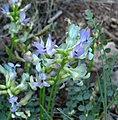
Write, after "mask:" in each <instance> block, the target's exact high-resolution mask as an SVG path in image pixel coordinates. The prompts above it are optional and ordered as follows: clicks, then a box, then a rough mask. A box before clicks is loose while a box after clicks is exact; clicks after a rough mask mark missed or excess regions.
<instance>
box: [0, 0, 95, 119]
mask: <svg viewBox="0 0 118 120" xmlns="http://www.w3.org/2000/svg"><path fill="white" fill-rule="evenodd" d="M21 2H22V1H21V0H8V3H7V4H5V5H4V7H3V8H2V12H3V14H5V15H6V16H7V17H9V18H10V20H11V23H10V26H9V33H10V35H11V46H10V49H8V47H7V46H6V48H7V49H8V51H7V53H8V55H9V57H8V61H9V62H8V64H5V65H0V72H1V73H2V74H3V75H4V77H5V82H4V81H3V84H1V85H0V89H1V90H0V95H6V96H7V100H8V102H9V103H10V104H11V109H10V111H11V114H10V115H11V117H12V118H17V117H22V118H25V119H28V117H29V118H30V111H29V112H27V114H26V111H25V110H23V109H22V106H25V105H26V104H27V103H28V101H29V99H31V96H32V95H33V93H38V94H39V107H40V114H39V118H40V120H45V119H46V120H50V119H53V108H54V105H53V104H54V101H55V96H56V93H57V91H58V90H59V88H60V87H61V85H62V84H63V85H64V84H66V83H67V82H68V81H70V80H72V81H76V80H77V81H79V83H78V86H83V84H84V83H83V80H84V79H88V78H89V77H90V73H88V72H87V67H86V63H85V59H89V60H92V59H93V56H94V55H93V54H92V49H91V45H92V42H93V38H92V37H91V36H90V34H91V33H90V28H88V27H86V28H81V27H80V26H79V25H78V24H74V23H72V22H71V23H70V22H69V25H68V31H67V33H66V36H67V37H66V41H65V42H64V43H62V44H61V45H56V40H52V37H51V35H50V34H49V35H48V38H47V41H46V42H44V39H43V37H42V36H41V37H39V38H38V42H37V41H35V42H33V43H32V48H33V49H36V50H32V49H31V47H27V44H26V41H27V40H28V39H30V38H31V37H32V38H36V37H37V36H35V35H32V34H29V32H30V31H29V32H27V27H28V28H29V29H31V23H30V18H26V13H25V12H26V11H27V10H28V9H29V8H30V6H31V4H28V5H26V6H25V7H24V8H23V9H20V6H21ZM9 8H11V9H9ZM25 30H26V31H25ZM20 31H22V32H21V34H24V35H22V36H20V37H19V32H20ZM24 37H25V38H24ZM17 43H19V44H20V45H23V46H24V49H23V50H19V52H20V53H21V54H22V58H21V59H20V60H21V61H20V60H19V61H20V62H24V63H28V64H30V66H31V67H29V68H30V69H29V73H27V71H25V70H24V71H23V73H22V75H21V74H20V76H21V78H18V76H17V69H16V67H21V65H20V64H13V63H12V62H10V61H12V58H13V56H14V55H13V51H14V46H15V45H18V44H17ZM21 43H22V44H21ZM29 44H30V43H29ZM30 46H31V45H30ZM16 62H17V61H16ZM73 63H74V64H73ZM25 67H26V68H27V65H26V66H25ZM30 70H31V71H30ZM32 71H33V72H32ZM72 81H71V82H72ZM49 88H51V91H50V92H48V94H47V89H49ZM23 93H24V94H25V96H24V98H21V97H20V96H19V94H23ZM47 96H48V101H46V97H47ZM7 119H8V120H9V119H10V116H9V115H8V118H7Z"/></svg>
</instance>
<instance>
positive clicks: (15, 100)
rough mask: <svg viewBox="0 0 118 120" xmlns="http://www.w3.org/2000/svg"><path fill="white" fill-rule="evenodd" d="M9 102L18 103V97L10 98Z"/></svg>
mask: <svg viewBox="0 0 118 120" xmlns="http://www.w3.org/2000/svg"><path fill="white" fill-rule="evenodd" d="M8 100H9V102H10V103H13V102H17V100H18V97H16V96H12V97H10V98H8Z"/></svg>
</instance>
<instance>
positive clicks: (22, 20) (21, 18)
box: [20, 10, 30, 23]
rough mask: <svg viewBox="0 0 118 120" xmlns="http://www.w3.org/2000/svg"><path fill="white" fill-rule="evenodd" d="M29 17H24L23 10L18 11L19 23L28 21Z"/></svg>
mask: <svg viewBox="0 0 118 120" xmlns="http://www.w3.org/2000/svg"><path fill="white" fill-rule="evenodd" d="M29 21H30V18H26V13H25V10H22V11H20V23H28V22H29Z"/></svg>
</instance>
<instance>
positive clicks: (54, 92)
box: [47, 59, 65, 114]
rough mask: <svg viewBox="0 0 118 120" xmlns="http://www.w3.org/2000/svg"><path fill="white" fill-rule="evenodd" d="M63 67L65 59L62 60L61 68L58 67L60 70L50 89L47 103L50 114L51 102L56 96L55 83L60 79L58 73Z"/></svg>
mask: <svg viewBox="0 0 118 120" xmlns="http://www.w3.org/2000/svg"><path fill="white" fill-rule="evenodd" d="M64 65H65V59H63V60H62V63H61V67H60V69H58V72H57V77H56V79H55V81H54V84H53V85H52V89H51V92H50V97H49V101H48V107H47V111H48V113H50V112H52V108H51V102H52V101H53V99H54V97H53V96H54V95H55V94H56V90H57V89H55V87H56V83H57V81H58V80H59V79H60V72H61V70H62V69H63V67H64ZM51 114H52V113H51Z"/></svg>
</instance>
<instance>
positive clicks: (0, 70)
mask: <svg viewBox="0 0 118 120" xmlns="http://www.w3.org/2000/svg"><path fill="white" fill-rule="evenodd" d="M0 72H1V73H2V74H3V75H5V74H6V72H7V71H6V70H5V68H4V67H2V65H0Z"/></svg>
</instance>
